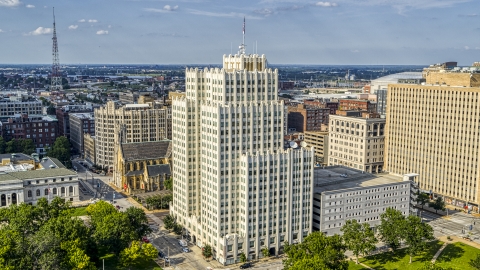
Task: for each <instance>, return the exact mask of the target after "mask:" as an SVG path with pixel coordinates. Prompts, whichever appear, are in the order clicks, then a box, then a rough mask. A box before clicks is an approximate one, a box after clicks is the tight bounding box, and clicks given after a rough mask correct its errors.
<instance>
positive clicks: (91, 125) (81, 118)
mask: <svg viewBox="0 0 480 270" xmlns="http://www.w3.org/2000/svg"><path fill="white" fill-rule="evenodd" d="M85 133H88V134H90V135H92V136H95V118H94V117H93V112H90V113H72V114H70V143H71V144H72V146H73V148H74V149H75V150H77V151H78V153H80V154H83V153H84V151H85V150H84V134H85Z"/></svg>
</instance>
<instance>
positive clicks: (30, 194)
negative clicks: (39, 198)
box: [27, 190, 32, 198]
mask: <svg viewBox="0 0 480 270" xmlns="http://www.w3.org/2000/svg"><path fill="white" fill-rule="evenodd" d="M27 196H28V197H29V198H31V197H32V191H31V190H29V191H28V192H27Z"/></svg>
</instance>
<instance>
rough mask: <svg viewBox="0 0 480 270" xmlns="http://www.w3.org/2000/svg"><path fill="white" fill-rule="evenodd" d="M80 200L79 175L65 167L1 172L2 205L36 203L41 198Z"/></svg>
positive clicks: (0, 198) (0, 197)
mask: <svg viewBox="0 0 480 270" xmlns="http://www.w3.org/2000/svg"><path fill="white" fill-rule="evenodd" d="M57 196H58V197H61V198H64V199H65V200H67V201H72V202H75V201H78V200H79V189H78V175H77V173H76V172H74V171H71V170H68V169H65V168H48V169H47V168H45V169H40V170H27V171H13V172H2V173H0V207H8V206H10V205H12V204H20V203H22V202H24V203H28V204H36V203H37V201H38V200H39V199H40V198H46V199H47V200H49V201H50V200H52V199H53V198H54V197H57Z"/></svg>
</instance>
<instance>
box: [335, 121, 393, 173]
mask: <svg viewBox="0 0 480 270" xmlns="http://www.w3.org/2000/svg"><path fill="white" fill-rule="evenodd" d="M370 116H372V115H371V114H369V113H363V114H362V117H355V116H341V115H331V116H330V125H329V136H328V137H329V142H328V165H329V166H332V165H343V166H347V167H350V168H354V169H358V170H363V171H365V172H368V173H379V172H382V171H383V155H384V144H385V134H384V129H385V119H384V118H378V114H375V115H374V117H377V118H370Z"/></svg>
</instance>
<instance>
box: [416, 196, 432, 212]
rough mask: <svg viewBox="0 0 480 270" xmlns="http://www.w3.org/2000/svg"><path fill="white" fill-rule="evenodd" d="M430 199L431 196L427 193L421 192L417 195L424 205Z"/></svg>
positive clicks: (418, 200)
mask: <svg viewBox="0 0 480 270" xmlns="http://www.w3.org/2000/svg"><path fill="white" fill-rule="evenodd" d="M429 200H430V197H429V196H428V194H427V193H423V192H419V193H418V195H417V203H418V204H420V205H421V206H422V208H423V206H424V205H425V204H426V203H427V202H428V201H429Z"/></svg>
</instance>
